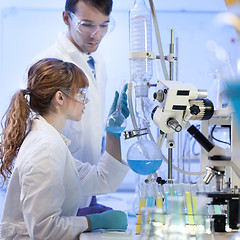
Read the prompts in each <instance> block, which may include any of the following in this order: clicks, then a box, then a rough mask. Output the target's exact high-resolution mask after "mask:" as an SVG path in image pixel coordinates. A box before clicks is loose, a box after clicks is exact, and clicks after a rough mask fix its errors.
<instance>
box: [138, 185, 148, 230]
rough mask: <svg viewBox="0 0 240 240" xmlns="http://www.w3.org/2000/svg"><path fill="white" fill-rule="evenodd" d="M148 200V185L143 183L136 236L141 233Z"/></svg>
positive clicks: (140, 192)
mask: <svg viewBox="0 0 240 240" xmlns="http://www.w3.org/2000/svg"><path fill="white" fill-rule="evenodd" d="M146 198H147V185H146V183H142V184H141V185H140V191H139V201H140V203H139V210H138V216H137V224H136V234H140V232H141V228H142V227H141V226H142V225H141V224H142V208H143V207H146Z"/></svg>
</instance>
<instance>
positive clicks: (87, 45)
mask: <svg viewBox="0 0 240 240" xmlns="http://www.w3.org/2000/svg"><path fill="white" fill-rule="evenodd" d="M111 11H112V0H101V1H99V0H66V4H65V11H63V21H64V23H65V24H66V25H67V31H66V32H65V33H60V35H59V36H58V39H57V42H56V43H55V44H54V45H53V46H51V47H49V48H48V49H46V50H45V51H44V52H42V53H40V54H39V55H38V56H37V57H36V58H34V59H33V61H34V62H35V61H37V60H39V59H41V58H45V57H48V58H49V57H53V58H58V59H61V60H63V61H68V62H73V63H74V64H76V65H77V66H78V67H79V68H81V69H82V70H83V72H84V73H85V75H86V76H87V78H88V81H89V89H88V96H89V103H88V108H87V109H86V111H85V114H84V117H83V119H82V121H80V122H73V121H68V122H67V123H66V125H65V128H64V129H63V134H64V136H66V137H67V138H68V139H70V140H71V144H70V146H69V148H70V151H71V153H72V155H73V156H74V157H75V158H76V159H79V160H81V161H83V162H89V163H91V164H96V163H97V162H98V160H99V159H100V157H101V148H102V137H103V127H104V126H103V123H104V122H105V120H104V119H103V118H104V98H105V86H106V69H105V65H104V63H103V58H102V56H101V55H100V53H97V52H96V50H97V49H98V46H99V44H100V42H101V40H102V39H103V37H104V36H105V35H106V34H107V33H108V32H109V31H111V30H112V28H113V27H114V24H113V22H111V21H110V13H111ZM90 201H91V200H89V204H90ZM95 202H96V199H95V198H93V199H92V202H91V204H93V203H95ZM80 207H82V208H83V207H87V206H84V205H82V204H81V203H80ZM107 209H109V208H107V207H105V206H102V205H98V207H97V208H96V209H94V210H93V211H99V212H102V211H104V210H107ZM87 213H89V212H88V210H87ZM82 214H85V212H84V210H82V212H81V211H80V212H79V215H82Z"/></svg>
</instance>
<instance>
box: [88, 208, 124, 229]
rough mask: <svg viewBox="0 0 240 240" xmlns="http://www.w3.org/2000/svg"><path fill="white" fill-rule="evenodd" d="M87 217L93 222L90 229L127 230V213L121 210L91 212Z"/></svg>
mask: <svg viewBox="0 0 240 240" xmlns="http://www.w3.org/2000/svg"><path fill="white" fill-rule="evenodd" d="M87 217H88V218H89V220H90V223H91V228H90V231H93V230H96V229H117V230H126V229H127V226H128V223H127V215H126V213H124V212H122V211H119V210H109V211H106V212H103V213H96V214H90V215H87Z"/></svg>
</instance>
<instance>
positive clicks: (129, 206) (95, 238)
mask: <svg viewBox="0 0 240 240" xmlns="http://www.w3.org/2000/svg"><path fill="white" fill-rule="evenodd" d="M5 195H6V191H5V190H0V215H2V208H3V203H4V199H5ZM98 202H99V203H101V204H104V205H106V206H109V207H112V208H113V209H116V210H122V211H124V212H126V213H127V214H128V229H127V231H126V232H114V231H103V230H97V231H93V232H87V233H82V234H81V235H80V238H79V239H80V240H118V239H119V240H138V239H140V236H139V235H136V234H135V230H136V221H137V217H136V215H135V214H134V212H137V211H138V209H137V211H136V205H137V204H136V203H137V196H136V194H135V193H134V192H121V191H119V192H116V193H111V194H104V195H100V196H98ZM134 208H135V209H134ZM234 234H235V233H218V232H217V233H215V238H214V236H212V235H206V237H205V236H204V240H230V239H231V237H232V236H233V235H234ZM191 240H192V239H191Z"/></svg>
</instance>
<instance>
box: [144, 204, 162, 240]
mask: <svg viewBox="0 0 240 240" xmlns="http://www.w3.org/2000/svg"><path fill="white" fill-rule="evenodd" d="M162 219H163V211H162V208H158V207H144V208H142V231H141V234H140V240H162V239H163V237H164V225H163V223H162Z"/></svg>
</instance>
